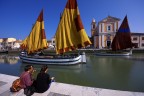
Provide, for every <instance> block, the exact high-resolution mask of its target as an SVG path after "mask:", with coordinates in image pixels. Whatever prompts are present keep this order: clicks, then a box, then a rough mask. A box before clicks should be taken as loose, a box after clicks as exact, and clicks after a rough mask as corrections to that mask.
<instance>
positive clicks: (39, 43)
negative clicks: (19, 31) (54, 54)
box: [21, 10, 48, 54]
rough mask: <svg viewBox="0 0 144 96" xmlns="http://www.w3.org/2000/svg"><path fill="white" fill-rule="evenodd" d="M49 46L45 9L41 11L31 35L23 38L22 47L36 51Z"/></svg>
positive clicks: (30, 51) (29, 51)
mask: <svg viewBox="0 0 144 96" xmlns="http://www.w3.org/2000/svg"><path fill="white" fill-rule="evenodd" d="M47 47H48V44H47V39H46V35H45V29H44V20H43V10H42V11H41V12H40V15H39V16H38V18H37V20H36V22H35V24H34V26H33V28H32V31H31V32H30V34H29V36H28V37H27V38H26V39H25V40H23V42H22V44H21V49H23V50H24V49H25V50H27V51H28V54H29V53H34V52H37V51H40V50H42V49H45V48H47Z"/></svg>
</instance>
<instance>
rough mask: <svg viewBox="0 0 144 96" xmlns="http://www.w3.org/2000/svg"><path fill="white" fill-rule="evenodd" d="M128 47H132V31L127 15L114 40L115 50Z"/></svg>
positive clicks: (113, 48) (113, 46)
mask: <svg viewBox="0 0 144 96" xmlns="http://www.w3.org/2000/svg"><path fill="white" fill-rule="evenodd" d="M126 48H132V42H131V33H130V28H129V24H128V20H127V16H125V18H124V20H123V22H122V24H121V26H120V28H119V30H118V32H117V33H116V35H115V37H114V39H113V42H112V50H113V51H116V50H122V49H126Z"/></svg>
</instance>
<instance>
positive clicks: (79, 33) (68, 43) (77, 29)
mask: <svg viewBox="0 0 144 96" xmlns="http://www.w3.org/2000/svg"><path fill="white" fill-rule="evenodd" d="M55 36H56V53H57V54H62V53H64V52H67V51H72V50H76V49H78V48H82V47H85V46H87V45H90V44H91V41H90V40H89V38H88V36H87V34H86V31H85V29H84V26H83V24H82V21H81V18H80V13H79V9H78V5H77V1H76V0H68V2H67V4H66V6H65V9H64V12H63V14H62V17H61V20H60V23H59V25H58V28H57V31H56V35H55Z"/></svg>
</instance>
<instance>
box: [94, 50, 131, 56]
mask: <svg viewBox="0 0 144 96" xmlns="http://www.w3.org/2000/svg"><path fill="white" fill-rule="evenodd" d="M95 54H96V55H97V56H130V55H132V50H130V51H127V52H126V51H125V52H112V51H111V52H98V53H95Z"/></svg>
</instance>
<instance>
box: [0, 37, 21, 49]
mask: <svg viewBox="0 0 144 96" xmlns="http://www.w3.org/2000/svg"><path fill="white" fill-rule="evenodd" d="M21 42H22V40H16V38H0V49H9V48H10V49H13V48H19V47H20V44H21Z"/></svg>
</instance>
